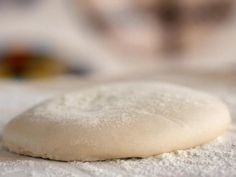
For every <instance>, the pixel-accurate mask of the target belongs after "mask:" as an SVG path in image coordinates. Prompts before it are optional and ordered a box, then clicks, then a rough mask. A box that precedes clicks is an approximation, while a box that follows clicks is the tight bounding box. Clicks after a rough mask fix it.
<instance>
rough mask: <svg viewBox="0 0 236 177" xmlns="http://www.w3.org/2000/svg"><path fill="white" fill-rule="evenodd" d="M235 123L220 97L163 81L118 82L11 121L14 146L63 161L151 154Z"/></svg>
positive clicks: (7, 133) (193, 142)
mask: <svg viewBox="0 0 236 177" xmlns="http://www.w3.org/2000/svg"><path fill="white" fill-rule="evenodd" d="M229 124H230V115H229V111H228V109H227V107H226V105H225V104H224V103H222V102H221V101H220V100H219V99H218V98H215V97H213V96H210V95H208V94H205V93H202V92H199V91H195V90H192V89H189V88H186V87H182V86H176V85H172V84H165V83H158V82H133V83H116V84H108V85H103V86H97V87H93V88H90V89H84V90H81V91H78V92H75V93H69V94H66V95H63V96H61V97H56V98H54V99H51V100H48V101H46V102H43V103H41V104H40V105H37V106H35V107H34V108H31V109H30V110H28V111H26V112H24V113H23V114H21V115H19V116H17V117H16V118H15V119H13V120H12V121H10V122H9V124H8V125H7V126H6V128H5V130H4V135H3V142H4V146H5V147H7V148H8V149H9V150H10V151H13V152H16V153H19V154H25V155H30V156H35V157H42V158H49V159H54V160H62V161H72V160H81V161H95V160H105V159H114V158H128V157H147V156H151V155H157V154H160V153H164V152H170V151H174V150H178V149H186V148H191V147H194V146H197V145H201V144H203V143H206V142H208V141H210V140H212V139H214V138H216V137H217V136H219V135H220V134H222V133H223V131H224V130H226V128H227V127H228V126H229Z"/></svg>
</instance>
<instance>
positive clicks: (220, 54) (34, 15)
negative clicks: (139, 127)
mask: <svg viewBox="0 0 236 177" xmlns="http://www.w3.org/2000/svg"><path fill="white" fill-rule="evenodd" d="M235 8H236V1H235V0H224V1H222V0H113V1H110V0H87V1H83V0H40V1H39V0H0V80H1V82H0V83H2V82H13V81H14V82H20V83H24V84H30V83H34V84H40V83H45V82H47V84H49V85H51V86H55V85H56V87H67V86H68V85H72V84H74V83H75V82H96V81H108V80H123V79H145V78H158V77H159V78H162V76H163V77H164V78H163V79H164V80H168V79H165V78H166V76H168V77H169V75H171V77H172V76H173V77H175V78H177V77H179V76H180V75H181V78H183V77H186V76H194V77H197V78H199V77H201V78H206V77H207V78H208V77H211V79H220V78H221V77H224V78H228V77H233V76H234V73H235V72H236V11H235ZM163 73H164V74H163ZM175 80H176V79H175ZM182 80H185V79H182ZM192 80H193V79H190V81H192ZM65 83H66V84H65ZM37 87H38V85H37Z"/></svg>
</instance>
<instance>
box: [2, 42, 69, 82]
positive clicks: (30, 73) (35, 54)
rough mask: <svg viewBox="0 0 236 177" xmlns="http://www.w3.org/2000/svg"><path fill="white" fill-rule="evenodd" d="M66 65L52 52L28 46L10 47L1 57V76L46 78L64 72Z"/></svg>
mask: <svg viewBox="0 0 236 177" xmlns="http://www.w3.org/2000/svg"><path fill="white" fill-rule="evenodd" d="M65 71H66V67H65V65H64V64H63V63H62V62H60V60H58V59H56V57H54V56H53V55H51V54H50V53H47V52H46V53H45V52H41V51H40V50H38V51H37V50H30V49H28V48H26V47H21V46H17V47H13V48H9V49H8V50H6V51H5V52H4V54H3V55H2V56H1V57H0V77H4V78H17V79H37V78H46V77H51V76H55V75H58V74H62V73H64V72H65Z"/></svg>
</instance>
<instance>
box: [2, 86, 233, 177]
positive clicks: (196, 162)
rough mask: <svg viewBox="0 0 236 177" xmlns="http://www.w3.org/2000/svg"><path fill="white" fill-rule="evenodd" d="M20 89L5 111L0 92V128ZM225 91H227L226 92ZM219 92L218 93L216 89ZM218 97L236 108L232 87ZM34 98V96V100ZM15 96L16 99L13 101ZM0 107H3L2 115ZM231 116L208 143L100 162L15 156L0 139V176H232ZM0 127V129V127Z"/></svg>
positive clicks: (33, 98)
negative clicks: (227, 127) (220, 133)
mask: <svg viewBox="0 0 236 177" xmlns="http://www.w3.org/2000/svg"><path fill="white" fill-rule="evenodd" d="M24 92H25V90H24V89H18V90H17V89H15V90H14V93H15V94H14V97H15V104H14V105H11V107H13V108H15V110H16V111H15V112H14V111H12V110H10V111H8V112H7V107H8V106H7V105H9V104H12V103H9V104H8V102H6V100H9V99H10V98H11V94H12V91H9V92H8V94H7V95H8V96H6V95H5V93H4V94H3V92H0V105H1V109H0V111H1V122H0V124H1V125H0V129H1V128H2V127H3V126H4V124H5V123H6V122H7V121H8V120H9V119H10V118H11V117H12V115H13V114H16V113H17V112H19V109H20V108H17V106H18V105H21V104H20V102H21V101H20V100H23V99H24V98H25V95H24V94H22V93H24ZM226 93H227V94H226ZM27 94H28V95H31V96H32V97H31V98H28V97H27V101H26V100H25V101H24V102H28V104H29V103H31V104H33V103H35V102H37V100H39V98H38V97H36V94H35V93H29V92H28V93H27ZM219 95H221V93H219ZM222 97H223V98H225V101H226V102H227V103H228V104H229V106H230V107H231V110H232V113H233V115H236V114H235V111H234V110H235V108H236V99H235V98H236V91H235V90H234V91H232V92H227V91H226V90H223V91H222ZM36 98H37V100H36ZM17 100H18V102H17ZM2 109H3V110H6V111H5V113H6V114H4V116H2V112H3V111H2ZM235 120H236V119H235V116H233V126H232V128H231V129H230V130H229V131H228V132H227V133H226V134H225V135H224V136H222V137H220V138H218V139H217V140H215V141H213V142H211V143H210V144H208V145H204V146H200V147H197V148H194V149H189V150H181V151H176V152H173V153H165V154H162V155H159V156H157V157H150V158H145V159H126V160H114V161H101V162H85V163H83V162H71V163H64V162H56V161H49V160H43V159H37V158H30V157H26V156H19V155H16V154H13V153H10V152H8V151H6V150H5V149H2V147H1V139H0V177H24V176H29V177H53V176H57V177H80V176H81V177H90V176H91V177H92V176H93V177H98V176H99V177H100V176H102V177H103V176H104V177H131V176H132V177H133V176H136V177H141V176H148V177H152V176H153V177H175V176H178V177H189V176H192V177H235V176H236V124H235V123H236V122H235ZM0 131H1V130H0Z"/></svg>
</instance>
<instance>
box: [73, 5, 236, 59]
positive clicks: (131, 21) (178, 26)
mask: <svg viewBox="0 0 236 177" xmlns="http://www.w3.org/2000/svg"><path fill="white" fill-rule="evenodd" d="M77 2H78V3H79V4H81V5H82V7H84V9H86V10H85V12H86V13H87V15H88V17H89V18H90V21H91V22H92V23H93V25H94V27H95V29H97V31H98V32H99V33H100V34H103V36H104V37H105V38H107V39H108V40H110V41H112V42H113V43H114V44H115V45H116V46H117V47H118V48H119V47H121V48H122V46H123V50H124V51H127V50H128V51H130V52H131V53H138V54H139V53H141V52H144V53H146V54H148V53H150V52H152V51H154V54H156V53H158V54H161V55H180V54H181V55H182V54H185V53H188V52H189V51H192V50H193V49H197V48H198V47H201V43H205V42H206V41H207V40H208V38H209V36H210V35H212V34H214V33H215V31H217V29H219V28H220V27H221V26H222V24H223V23H226V22H228V21H229V19H230V16H231V12H232V11H233V9H234V5H235V1H234V0H205V1H204V0H199V1H198V0H191V1H186V0H127V1H124V0H120V1H110V0H102V1H100V0H89V1H86V2H84V1H83V2H81V1H79V0H78V1H77ZM124 16H126V17H125V20H122V19H123V17H124ZM121 18H122V19H121ZM150 29H152V30H150ZM137 34H139V35H137ZM154 39H155V40H154ZM153 49H154V50H153Z"/></svg>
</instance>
